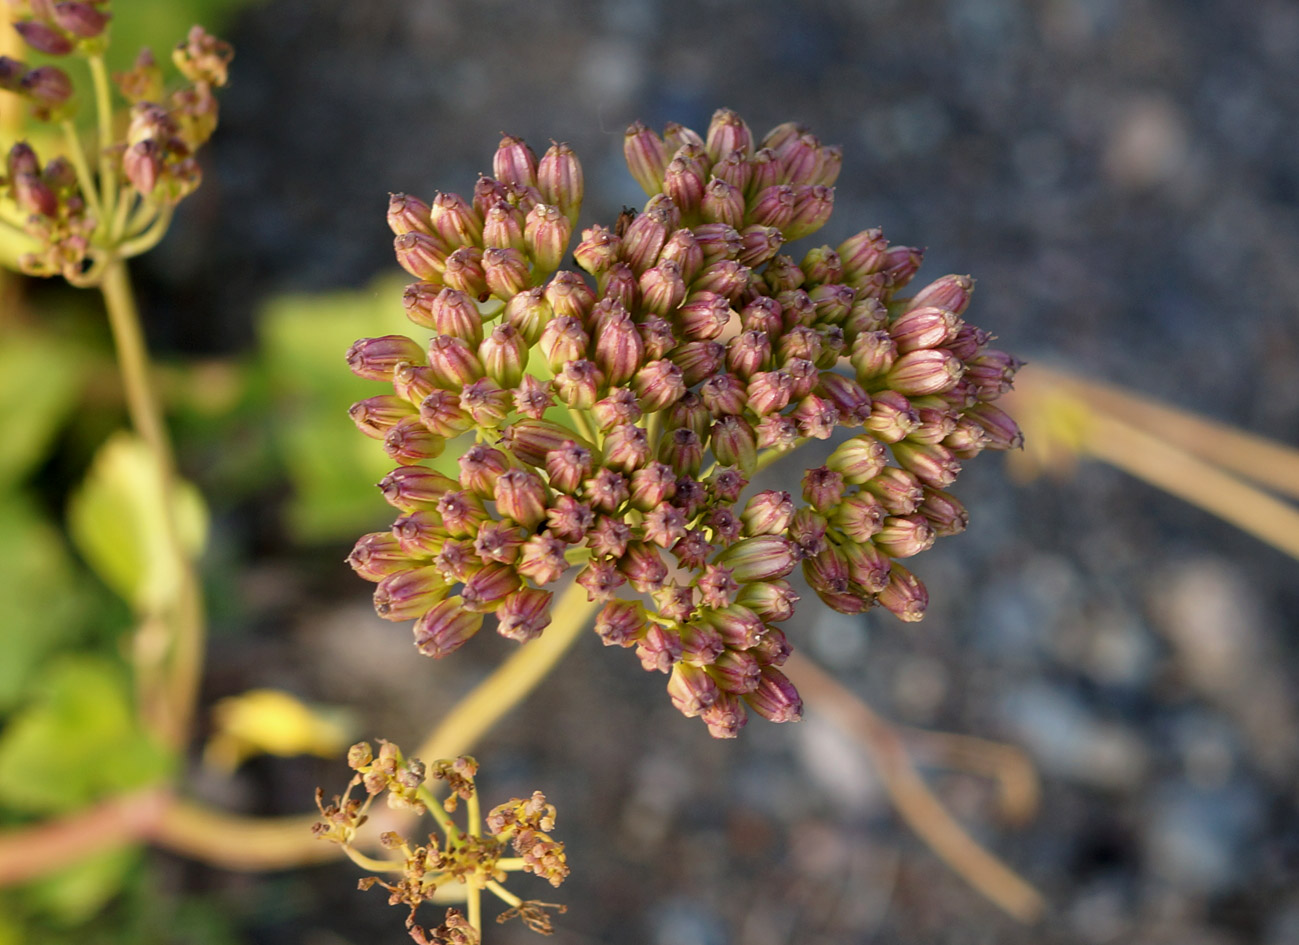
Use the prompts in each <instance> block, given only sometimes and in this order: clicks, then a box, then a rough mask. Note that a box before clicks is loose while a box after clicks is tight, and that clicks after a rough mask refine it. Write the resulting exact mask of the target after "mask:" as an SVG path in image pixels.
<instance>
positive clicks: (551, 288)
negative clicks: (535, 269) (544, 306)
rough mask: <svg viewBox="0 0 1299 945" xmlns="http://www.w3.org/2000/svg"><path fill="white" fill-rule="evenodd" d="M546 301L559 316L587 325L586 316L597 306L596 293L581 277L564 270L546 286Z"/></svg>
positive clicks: (556, 274)
mask: <svg viewBox="0 0 1299 945" xmlns="http://www.w3.org/2000/svg"><path fill="white" fill-rule="evenodd" d="M546 301H547V302H549V303H550V307H551V308H552V309H553V310H554V312H555V314H556V315H557V316H567V317H569V318H576V319H577V320H578V321H579V322H581V323H583V324H585V323H586V316H587V315H588V314H589V313H590V311H591V307H592V306H593V305H595V293H594V292H592V291H591V287H590V286H589V285H587V284H586V283H585V282H584V281H583V280H582V277H581V276H579V275H578V274H577V273H575V272H569V271H568V270H567V269H564V270H561V271H560V272H557V273H555V276H554V278H552V279H551V280H550V282H549V283H548V284H547V285H546Z"/></svg>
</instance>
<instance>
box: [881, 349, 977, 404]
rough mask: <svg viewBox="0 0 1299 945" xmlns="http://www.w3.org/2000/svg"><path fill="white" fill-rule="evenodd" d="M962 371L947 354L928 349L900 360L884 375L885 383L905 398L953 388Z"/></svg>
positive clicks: (903, 356)
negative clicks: (905, 396)
mask: <svg viewBox="0 0 1299 945" xmlns="http://www.w3.org/2000/svg"><path fill="white" fill-rule="evenodd" d="M965 370H966V368H965V365H963V364H962V363H961V361H960V359H959V358H957V357H956V356H955V355H954V354H952V353H951V352H950V351H947V350H945V349H943V348H927V349H922V350H919V351H912V352H910V353H908V354H903V355H901V356H899V357H898V360H897V361H896V362H895V363H894V365H893V367H892V368H890V369H889V372H888V373H887V374H885V375H884V383H886V384H887V385H888V386H889V387H891V388H892V389H893V390H895V391H897V392H898V393H900V394H904V395H907V396H913V397H914V396H923V395H925V394H941V393H942V392H943V391H946V390H951V389H952V388H953V387H955V386H956V383H957V381H959V380H960V379H961V375H962V374H963V373H964V372H965Z"/></svg>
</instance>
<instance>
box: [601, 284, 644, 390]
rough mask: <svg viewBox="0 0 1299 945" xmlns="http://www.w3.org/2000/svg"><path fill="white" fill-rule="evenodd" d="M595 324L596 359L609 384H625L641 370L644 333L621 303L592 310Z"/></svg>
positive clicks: (602, 303) (612, 303) (613, 303)
mask: <svg viewBox="0 0 1299 945" xmlns="http://www.w3.org/2000/svg"><path fill="white" fill-rule="evenodd" d="M591 314H592V319H593V320H594V322H595V329H594V331H595V351H594V353H593V355H592V359H593V360H594V361H595V364H596V366H597V367H598V368H600V370H602V371H603V372H604V375H605V380H606V382H607V383H609V384H623V383H625V382H627V381H629V380H631V379H632V377H633V375H635V374H636V372H637V371H638V370H640V367H641V362H642V361H643V359H644V356H645V343H644V342H643V341H642V340H641V337H640V332H638V331H637V330H636V325H635V323H634V322H632V320H631V316H630V315H628V314H627V310H626V309H625V308H623V307H622V305H620V304H618V303H617V302H609V301H603V302H599V303H597V305H596V307H595V308H594V309H593V310H592V313H591Z"/></svg>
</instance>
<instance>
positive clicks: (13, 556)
mask: <svg viewBox="0 0 1299 945" xmlns="http://www.w3.org/2000/svg"><path fill="white" fill-rule="evenodd" d="M33 504H34V503H33V502H32V500H31V498H30V497H29V496H25V495H22V494H20V493H0V653H3V654H4V655H3V657H0V713H3V712H5V711H6V710H8V709H9V708H11V707H12V706H13V704H14V702H15V701H16V700H17V699H18V698H19V697H20V696H21V695H22V693H23V690H24V689H25V688H26V687H27V686H28V685H29V683H30V682H31V679H30V676H31V673H32V672H33V670H34V669H35V668H36V666H37V665H38V664H39V663H40V661H41V660H42V659H43V658H44V657H45V656H46V654H48V653H50V652H52V651H54V650H55V649H57V648H58V647H60V646H62V645H64V644H66V642H67V641H69V640H70V639H73V638H74V637H75V636H76V635H77V632H78V627H79V625H80V624H81V622H82V620H83V619H84V617H85V615H86V612H87V611H88V609H89V604H90V601H91V600H92V599H93V597H94V594H93V593H92V592H91V590H90V589H89V588H87V587H85V586H84V582H78V580H77V577H76V569H75V567H74V565H73V562H72V560H71V559H70V557H69V556H68V554H67V551H66V549H65V547H64V545H63V541H62V540H61V539H60V537H59V535H58V533H57V532H55V530H54V529H53V528H52V527H51V526H50V525H49V523H47V522H46V521H45V520H44V519H42V518H41V517H40V516H39V515H37V514H36V513H35V512H34V511H33V510H32V506H33Z"/></svg>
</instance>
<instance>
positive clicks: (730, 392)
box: [699, 374, 748, 417]
mask: <svg viewBox="0 0 1299 945" xmlns="http://www.w3.org/2000/svg"><path fill="white" fill-rule="evenodd" d="M699 398H700V399H701V400H702V401H703V402H704V406H705V407H707V408H708V409H709V410H710V411H711V412H712V414H713V416H714V417H721V416H724V415H726V414H740V413H743V412H744V405H745V404H746V403H747V401H748V392H747V388H746V386H745V383H744V381H742V380H740V379H739V378H738V377H736V376H735V375H734V374H714V375H713V376H712V377H710V378H709V379H708V380H706V381H704V383H703V384H702V385H701V386H700V388H699Z"/></svg>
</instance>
